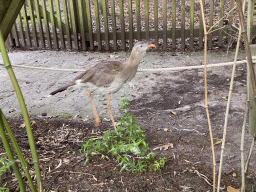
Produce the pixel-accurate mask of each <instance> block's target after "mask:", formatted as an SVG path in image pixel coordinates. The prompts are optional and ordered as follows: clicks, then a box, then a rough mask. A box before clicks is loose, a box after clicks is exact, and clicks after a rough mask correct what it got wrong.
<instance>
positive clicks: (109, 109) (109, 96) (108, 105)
mask: <svg viewBox="0 0 256 192" xmlns="http://www.w3.org/2000/svg"><path fill="white" fill-rule="evenodd" d="M110 98H111V94H108V103H107V108H108V111H109V114H110V118H111V120H112V123H113V126H114V129H115V130H116V124H115V121H114V117H113V115H112V112H111V107H110Z"/></svg>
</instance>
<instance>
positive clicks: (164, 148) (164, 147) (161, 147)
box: [153, 143, 173, 151]
mask: <svg viewBox="0 0 256 192" xmlns="http://www.w3.org/2000/svg"><path fill="white" fill-rule="evenodd" d="M169 147H170V148H171V149H172V148H173V144H172V143H168V144H167V145H161V146H159V147H156V148H154V149H153V151H155V150H157V149H160V151H162V150H164V151H166V150H167V149H168V148H169Z"/></svg>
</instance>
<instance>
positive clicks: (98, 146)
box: [81, 100, 166, 173]
mask: <svg viewBox="0 0 256 192" xmlns="http://www.w3.org/2000/svg"><path fill="white" fill-rule="evenodd" d="M129 105H130V103H129V101H128V100H122V106H121V107H122V108H123V109H124V112H125V114H124V115H123V116H122V117H121V120H120V121H119V122H118V123H117V129H116V130H115V131H113V130H109V131H108V132H106V133H105V134H104V135H103V136H102V138H93V139H90V140H88V141H87V142H86V143H85V144H83V149H82V150H81V152H83V153H84V154H85V156H86V160H85V163H87V162H88V161H89V158H90V157H91V156H93V155H94V154H100V155H101V158H103V159H104V158H105V156H107V155H109V156H111V157H112V158H116V159H117V160H118V162H119V165H120V166H121V171H124V170H126V171H131V172H139V173H142V172H144V171H146V170H147V168H148V167H149V168H150V167H154V170H155V171H157V170H158V169H159V168H162V167H163V166H164V164H165V162H166V161H164V162H163V160H162V161H161V160H160V162H157V161H155V162H154V163H153V159H154V157H155V153H153V152H149V147H148V144H147V143H146V142H145V134H144V131H142V130H141V129H140V125H139V124H136V123H135V121H136V120H137V119H136V118H135V117H134V116H133V115H132V114H131V113H128V108H129ZM164 160H166V158H165V159H164Z"/></svg>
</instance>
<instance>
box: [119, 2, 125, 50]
mask: <svg viewBox="0 0 256 192" xmlns="http://www.w3.org/2000/svg"><path fill="white" fill-rule="evenodd" d="M119 8H120V21H121V42H122V46H121V49H122V50H125V46H126V45H125V25H124V2H123V0H119Z"/></svg>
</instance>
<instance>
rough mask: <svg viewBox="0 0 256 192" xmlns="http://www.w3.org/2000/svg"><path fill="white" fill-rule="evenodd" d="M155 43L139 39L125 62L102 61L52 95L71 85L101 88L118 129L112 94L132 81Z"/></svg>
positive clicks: (96, 122) (98, 119) (95, 113)
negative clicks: (147, 52)
mask: <svg viewBox="0 0 256 192" xmlns="http://www.w3.org/2000/svg"><path fill="white" fill-rule="evenodd" d="M155 47H156V46H155V45H154V44H150V43H148V42H144V41H138V42H137V43H136V44H135V45H134V46H133V48H132V51H131V55H130V57H129V59H128V60H127V61H125V62H120V61H101V62H99V63H97V64H96V65H94V66H93V67H91V68H89V69H88V70H86V71H85V72H83V73H82V74H80V75H79V76H77V77H76V78H75V79H74V80H73V81H72V82H70V83H69V84H67V85H65V86H63V87H61V88H59V89H57V90H55V91H52V92H51V93H50V95H55V94H57V93H59V92H62V91H64V90H66V89H68V88H69V87H71V86H78V87H87V89H88V87H90V90H91V87H94V89H99V91H100V92H103V93H107V94H108V101H107V108H108V111H109V114H110V118H111V121H112V123H113V126H114V129H115V130H116V125H115V121H114V118H113V115H112V112H111V106H110V99H111V94H113V93H116V92H118V91H119V90H120V89H121V88H122V86H123V84H125V83H127V82H129V81H131V80H132V79H133V78H134V77H135V75H136V72H137V69H138V66H139V64H140V62H141V60H142V59H143V57H144V55H145V54H146V51H147V50H148V49H150V48H155ZM90 90H89V91H87V95H88V97H89V100H90V102H91V105H92V110H93V113H94V116H95V126H96V127H99V125H100V118H99V116H98V113H97V110H96V107H95V105H94V103H93V99H92V92H91V91H90Z"/></svg>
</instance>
